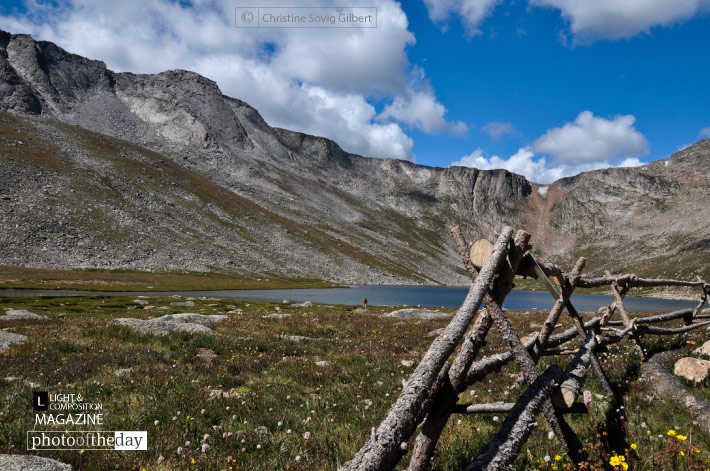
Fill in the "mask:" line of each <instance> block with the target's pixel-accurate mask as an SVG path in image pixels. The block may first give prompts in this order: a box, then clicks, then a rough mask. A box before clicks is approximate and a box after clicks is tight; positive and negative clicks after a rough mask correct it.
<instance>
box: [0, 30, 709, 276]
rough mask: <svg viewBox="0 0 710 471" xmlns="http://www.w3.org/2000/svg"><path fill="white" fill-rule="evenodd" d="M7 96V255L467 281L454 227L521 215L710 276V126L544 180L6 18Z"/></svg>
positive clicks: (569, 249) (624, 256) (634, 257)
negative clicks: (293, 119) (297, 118)
mask: <svg viewBox="0 0 710 471" xmlns="http://www.w3.org/2000/svg"><path fill="white" fill-rule="evenodd" d="M0 110H1V111H2V112H1V113H0V158H1V159H2V169H1V170H0V186H1V187H2V190H0V192H1V193H2V195H0V196H1V199H0V209H1V210H2V212H1V213H0V224H2V227H4V228H5V229H4V230H3V231H2V232H1V233H0V244H1V247H0V264H7V265H23V266H37V267H53V268H69V267H110V268H136V269H144V270H145V269H149V270H169V269H189V270H200V271H203V270H204V271H207V270H229V271H239V272H244V273H250V274H254V275H255V276H257V275H259V274H268V273H273V274H279V275H288V276H307V277H315V278H322V279H328V280H333V281H338V282H344V283H448V284H453V283H463V282H465V277H464V276H463V272H462V271H461V270H460V268H459V267H458V263H457V256H456V255H455V253H454V250H453V244H452V243H451V241H450V237H449V234H448V229H449V228H450V227H452V226H453V225H456V224H461V225H462V226H463V227H464V228H465V230H466V231H467V232H469V233H470V234H471V237H475V238H478V237H488V238H491V237H494V235H495V232H496V231H498V230H499V229H500V227H501V226H502V225H503V224H512V225H514V226H516V227H522V228H526V229H527V230H529V231H531V232H532V233H533V243H534V244H535V246H536V247H535V248H536V250H537V251H538V252H539V253H541V254H542V255H544V256H546V257H549V258H553V259H555V260H558V261H562V262H566V263H568V262H569V261H570V260H572V259H573V258H574V257H575V256H577V255H580V254H587V255H589V256H590V261H591V262H592V266H593V267H594V268H598V269H600V268H618V269H632V268H633V269H636V268H644V267H647V266H653V267H654V270H656V268H657V270H656V271H657V272H658V274H668V275H673V274H676V273H677V274H682V275H690V274H704V276H706V277H708V275H709V273H708V267H707V261H708V260H710V255H709V254H708V249H709V248H710V247H708V245H710V244H708V241H709V240H710V228H708V224H707V223H703V221H707V217H708V216H709V215H710V208H709V206H710V205H708V204H707V201H709V200H710V199H708V196H710V185H709V184H708V181H707V175H706V169H707V163H708V162H709V161H710V140H704V141H700V142H699V143H697V144H695V145H694V146H691V147H689V148H687V149H684V150H683V151H681V152H679V153H677V154H674V155H673V156H671V157H670V158H669V159H666V160H663V161H658V162H654V163H652V164H649V165H645V166H643V167H639V168H631V169H629V168H617V169H607V170H600V171H595V172H588V173H584V174H581V175H578V176H576V177H572V178H566V179H562V180H559V181H557V182H555V183H553V184H551V185H537V184H535V183H532V182H529V181H527V180H526V179H525V178H524V177H522V176H520V175H516V174H512V173H510V172H507V171H504V170H494V171H482V170H477V169H473V168H463V167H451V168H446V169H441V168H432V167H426V166H421V165H416V164H413V163H410V162H405V161H399V160H392V159H379V158H367V157H361V156H357V155H353V154H350V153H348V152H345V151H344V150H342V149H341V148H340V147H339V146H338V145H337V144H336V143H335V142H333V141H330V140H328V139H325V138H321V137H315V136H309V135H306V134H302V133H298V132H293V131H288V130H284V129H278V128H272V127H271V126H269V125H268V124H267V123H266V122H265V121H264V120H263V118H262V117H261V116H260V115H259V113H258V112H257V111H256V110H255V109H254V108H252V107H251V106H249V105H248V104H246V103H244V102H243V101H240V100H238V99H234V98H230V97H227V96H224V95H223V94H222V93H221V91H220V90H219V87H218V86H217V85H216V84H215V83H214V82H212V81H211V80H209V79H207V78H204V77H202V76H200V75H198V74H195V73H193V72H188V71H180V70H177V71H167V72H162V73H159V74H153V75H137V74H132V73H115V72H112V71H110V70H109V69H107V68H106V66H105V64H104V63H103V62H100V61H93V60H89V59H86V58H83V57H80V56H77V55H74V54H70V53H68V52H66V51H64V50H63V49H61V48H59V47H58V46H56V45H54V44H52V43H49V42H42V41H39V42H38V41H35V40H34V39H32V38H31V37H30V36H27V35H12V34H9V33H4V32H0ZM704 257H705V258H704ZM594 260H598V261H599V262H598V263H596V265H595V264H594V263H595V262H594ZM700 260H706V262H705V264H703V263H699V261H700ZM661 262H662V263H661ZM605 264H607V265H606V266H605Z"/></svg>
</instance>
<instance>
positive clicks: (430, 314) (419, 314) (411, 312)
mask: <svg viewBox="0 0 710 471" xmlns="http://www.w3.org/2000/svg"><path fill="white" fill-rule="evenodd" d="M383 317H390V318H393V319H402V320H405V321H409V320H423V321H433V320H435V319H448V318H449V317H451V314H446V313H445V312H441V311H431V310H429V309H399V310H398V311H392V312H390V313H389V314H385V315H384V316H383Z"/></svg>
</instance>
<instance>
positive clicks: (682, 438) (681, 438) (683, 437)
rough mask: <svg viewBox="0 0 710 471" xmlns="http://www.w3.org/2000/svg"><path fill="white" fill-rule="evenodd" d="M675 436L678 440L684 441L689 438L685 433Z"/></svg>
mask: <svg viewBox="0 0 710 471" xmlns="http://www.w3.org/2000/svg"><path fill="white" fill-rule="evenodd" d="M675 437H676V438H677V439H678V440H680V441H683V442H684V441H686V440H687V439H688V437H686V436H685V435H676V436H675Z"/></svg>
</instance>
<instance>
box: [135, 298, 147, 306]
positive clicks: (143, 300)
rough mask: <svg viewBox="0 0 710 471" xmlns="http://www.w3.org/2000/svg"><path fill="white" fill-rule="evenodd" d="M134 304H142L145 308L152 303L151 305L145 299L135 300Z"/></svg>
mask: <svg viewBox="0 0 710 471" xmlns="http://www.w3.org/2000/svg"><path fill="white" fill-rule="evenodd" d="M133 302H134V303H136V304H140V305H141V306H145V305H146V304H150V303H149V302H148V301H146V300H145V299H134V300H133Z"/></svg>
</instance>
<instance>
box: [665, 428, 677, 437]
mask: <svg viewBox="0 0 710 471" xmlns="http://www.w3.org/2000/svg"><path fill="white" fill-rule="evenodd" d="M667 433H668V436H669V437H675V435H676V433H675V430H673V429H670V430H669V431H668V432H667Z"/></svg>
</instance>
